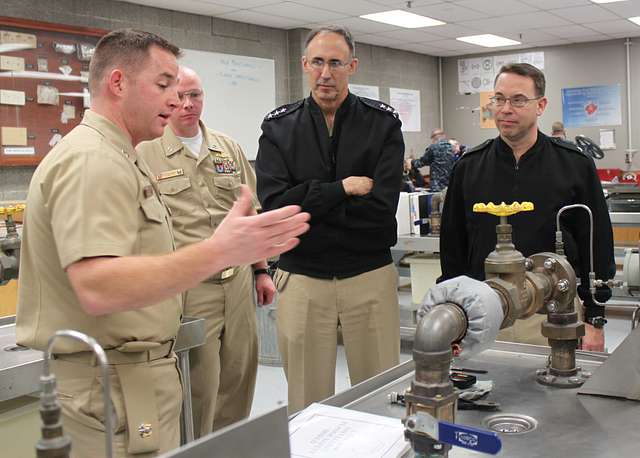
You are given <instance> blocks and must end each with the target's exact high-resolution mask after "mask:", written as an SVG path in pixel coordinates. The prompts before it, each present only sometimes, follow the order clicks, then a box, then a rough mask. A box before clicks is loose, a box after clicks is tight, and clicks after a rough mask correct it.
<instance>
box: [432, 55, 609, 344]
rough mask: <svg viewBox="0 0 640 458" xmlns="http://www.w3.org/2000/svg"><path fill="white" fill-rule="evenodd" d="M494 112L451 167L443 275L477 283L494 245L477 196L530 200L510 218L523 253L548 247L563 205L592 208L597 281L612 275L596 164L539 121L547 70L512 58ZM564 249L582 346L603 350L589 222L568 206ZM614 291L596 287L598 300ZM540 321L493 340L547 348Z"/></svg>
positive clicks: (492, 228) (520, 324) (492, 222)
mask: <svg viewBox="0 0 640 458" xmlns="http://www.w3.org/2000/svg"><path fill="white" fill-rule="evenodd" d="M494 87H495V95H494V96H493V97H492V99H491V101H492V104H491V110H492V112H493V116H494V119H495V122H496V126H497V128H498V130H499V132H500V135H499V136H498V137H497V138H494V139H491V140H487V141H486V142H484V143H482V144H481V145H479V146H477V147H475V148H473V149H471V150H470V151H468V152H467V153H466V154H465V155H464V156H462V157H461V159H460V160H459V161H458V162H457V163H456V166H455V167H454V170H453V173H452V176H451V180H450V184H449V189H448V191H447V196H446V199H445V203H444V209H443V214H442V230H441V236H440V253H441V266H442V277H441V279H442V280H446V279H449V278H453V277H457V276H459V275H467V276H469V277H472V278H475V279H478V280H484V278H485V273H484V260H485V258H486V257H487V255H488V254H489V253H490V252H491V251H493V250H494V248H495V244H496V224H497V222H498V221H497V218H496V217H495V216H491V215H489V214H481V213H473V211H472V208H473V204H474V203H477V202H484V203H488V202H494V203H500V202H506V203H511V202H513V201H518V202H522V201H530V202H533V204H534V207H535V210H534V211H533V212H525V213H520V214H517V215H513V216H510V217H509V223H510V224H511V225H512V226H513V242H514V244H515V247H516V249H517V250H519V251H520V252H522V254H523V255H524V256H529V255H532V254H533V253H538V252H543V251H554V247H555V245H554V242H555V218H556V214H557V212H558V210H560V208H561V207H563V206H565V205H569V204H585V205H587V206H588V207H589V208H590V209H591V211H592V212H593V218H594V241H595V246H594V255H595V273H596V278H600V279H605V280H606V279H609V278H612V277H613V276H614V275H615V270H616V269H615V261H614V257H613V235H612V229H611V221H610V219H609V212H608V209H607V205H606V203H605V200H604V195H603V192H602V186H601V184H600V181H599V179H598V176H597V174H596V169H595V164H594V162H593V160H592V159H591V158H590V157H588V156H586V155H585V154H583V153H582V152H581V151H580V150H579V149H578V148H577V147H576V146H575V145H574V144H572V143H569V142H566V141H564V140H562V139H559V138H553V137H547V136H546V135H544V134H543V133H542V132H540V131H539V130H538V117H540V116H541V115H542V114H543V113H544V110H545V108H546V106H547V98H546V97H545V95H544V92H545V78H544V74H543V73H542V72H541V71H540V70H538V69H537V68H536V67H534V66H532V65H529V64H509V65H505V66H503V67H502V68H501V69H500V72H499V73H498V76H497V77H496V80H495V85H494ZM561 224H562V229H563V238H564V241H565V251H566V253H567V257H568V259H569V262H570V263H571V265H572V266H573V267H574V269H575V270H576V274H577V275H578V277H579V278H580V280H581V286H580V287H579V288H578V294H579V296H580V298H581V299H582V300H583V301H584V305H585V309H584V320H585V322H586V323H587V326H586V335H585V337H584V339H583V349H586V350H603V348H604V331H603V325H604V323H606V320H605V319H604V307H602V306H599V305H596V304H595V302H594V301H593V300H592V299H591V297H590V295H589V289H588V286H589V279H588V272H589V220H588V216H587V214H586V212H584V211H582V210H579V209H574V210H570V211H567V212H565V213H564V214H563V217H562V218H561ZM610 296H611V292H610V290H609V289H608V288H606V287H605V288H600V289H599V290H598V292H597V294H596V298H597V299H598V300H599V301H604V300H607V299H608V298H609V297H610ZM542 319H543V317H540V316H534V317H532V318H529V319H527V320H519V321H517V322H516V324H515V325H514V327H513V328H512V329H507V330H504V331H503V332H502V333H501V335H499V336H498V339H502V340H505V339H509V340H516V341H520V342H526V343H534V344H542V345H546V344H547V341H546V339H545V338H544V337H543V336H542V335H541V333H540V321H541V320H542Z"/></svg>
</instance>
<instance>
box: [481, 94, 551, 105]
mask: <svg viewBox="0 0 640 458" xmlns="http://www.w3.org/2000/svg"><path fill="white" fill-rule="evenodd" d="M542 97H543V96H539V97H533V98H529V97H527V96H526V95H514V96H513V97H504V96H502V95H494V96H493V97H489V100H491V103H492V104H494V105H495V106H497V107H503V106H505V105H506V103H507V100H508V101H509V103H510V104H511V106H512V107H515V108H522V107H524V106H525V105H526V104H527V103H529V102H531V101H532V100H539V99H541V98H542Z"/></svg>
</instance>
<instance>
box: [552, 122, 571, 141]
mask: <svg viewBox="0 0 640 458" xmlns="http://www.w3.org/2000/svg"><path fill="white" fill-rule="evenodd" d="M551 136H552V137H556V138H561V139H562V140H566V139H567V132H566V131H565V130H564V124H562V121H554V122H553V124H551Z"/></svg>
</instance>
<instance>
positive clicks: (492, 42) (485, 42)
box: [456, 33, 520, 48]
mask: <svg viewBox="0 0 640 458" xmlns="http://www.w3.org/2000/svg"><path fill="white" fill-rule="evenodd" d="M456 40H458V41H464V42H465V43H471V44H472V45H478V46H485V47H487V48H497V47H498V46H513V45H519V44H520V42H519V41H516V40H510V39H509V38H505V37H499V36H498V35H493V34H490V33H488V34H485V35H470V36H468V37H458V38H456Z"/></svg>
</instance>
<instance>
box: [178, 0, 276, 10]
mask: <svg viewBox="0 0 640 458" xmlns="http://www.w3.org/2000/svg"><path fill="white" fill-rule="evenodd" d="M190 1H191V0H182V2H181V3H189V2H190ZM200 1H202V2H206V3H215V4H216V5H223V6H229V7H233V9H241V10H246V9H249V8H255V7H256V6H264V5H273V4H274V3H281V1H279V0H200ZM172 3H173V7H174V8H176V6H177V5H176V2H175V1H173V2H172Z"/></svg>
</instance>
